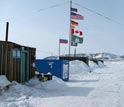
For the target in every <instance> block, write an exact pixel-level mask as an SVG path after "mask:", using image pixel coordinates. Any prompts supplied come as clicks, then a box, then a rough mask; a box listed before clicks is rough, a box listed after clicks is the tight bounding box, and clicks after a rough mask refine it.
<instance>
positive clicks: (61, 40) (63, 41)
mask: <svg viewBox="0 0 124 107" xmlns="http://www.w3.org/2000/svg"><path fill="white" fill-rule="evenodd" d="M59 43H63V44H68V40H66V39H59Z"/></svg>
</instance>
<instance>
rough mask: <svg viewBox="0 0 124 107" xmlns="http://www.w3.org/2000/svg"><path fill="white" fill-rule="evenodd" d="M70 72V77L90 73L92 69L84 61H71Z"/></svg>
mask: <svg viewBox="0 0 124 107" xmlns="http://www.w3.org/2000/svg"><path fill="white" fill-rule="evenodd" d="M69 71H70V75H72V74H80V73H88V72H89V71H90V68H89V67H88V65H87V64H86V63H84V62H83V61H78V60H75V61H70V68H69Z"/></svg>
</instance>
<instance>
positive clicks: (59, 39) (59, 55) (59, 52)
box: [59, 39, 60, 57]
mask: <svg viewBox="0 0 124 107" xmlns="http://www.w3.org/2000/svg"><path fill="white" fill-rule="evenodd" d="M59 57H60V39H59Z"/></svg>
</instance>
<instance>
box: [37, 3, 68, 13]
mask: <svg viewBox="0 0 124 107" xmlns="http://www.w3.org/2000/svg"><path fill="white" fill-rule="evenodd" d="M67 3H69V1H68V2H64V3H60V4H55V5H52V6H49V7H47V8H43V9H39V10H38V12H41V11H44V10H47V9H50V8H55V7H58V6H61V5H64V4H67Z"/></svg>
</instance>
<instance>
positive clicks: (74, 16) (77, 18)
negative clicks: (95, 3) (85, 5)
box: [71, 12, 84, 20]
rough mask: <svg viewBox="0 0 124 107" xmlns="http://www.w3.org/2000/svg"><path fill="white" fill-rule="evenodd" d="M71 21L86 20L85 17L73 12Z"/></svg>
mask: <svg viewBox="0 0 124 107" xmlns="http://www.w3.org/2000/svg"><path fill="white" fill-rule="evenodd" d="M71 19H76V20H84V16H82V15H80V14H77V13H74V12H71Z"/></svg>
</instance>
